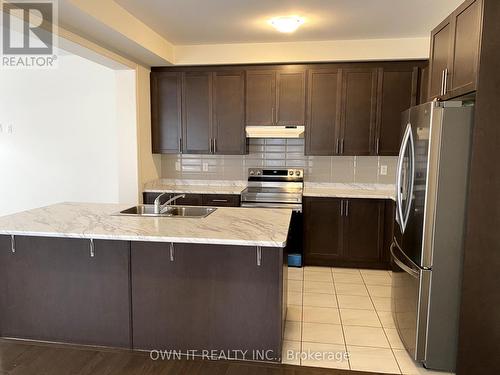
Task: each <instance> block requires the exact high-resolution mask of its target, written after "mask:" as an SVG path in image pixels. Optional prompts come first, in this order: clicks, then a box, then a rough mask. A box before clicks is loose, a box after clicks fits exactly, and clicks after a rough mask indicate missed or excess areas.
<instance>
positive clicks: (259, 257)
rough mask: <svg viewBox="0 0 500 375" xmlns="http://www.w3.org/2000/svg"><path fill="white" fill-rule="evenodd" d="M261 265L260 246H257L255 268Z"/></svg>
mask: <svg viewBox="0 0 500 375" xmlns="http://www.w3.org/2000/svg"><path fill="white" fill-rule="evenodd" d="M261 265H262V248H261V247H260V246H257V266H259V267H260V266H261Z"/></svg>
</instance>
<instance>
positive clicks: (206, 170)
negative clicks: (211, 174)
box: [203, 163, 208, 172]
mask: <svg viewBox="0 0 500 375" xmlns="http://www.w3.org/2000/svg"><path fill="white" fill-rule="evenodd" d="M203 172H208V163H203Z"/></svg>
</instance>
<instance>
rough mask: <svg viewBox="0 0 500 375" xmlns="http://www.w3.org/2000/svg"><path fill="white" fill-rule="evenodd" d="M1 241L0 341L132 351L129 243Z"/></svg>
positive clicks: (36, 239) (4, 238)
mask: <svg viewBox="0 0 500 375" xmlns="http://www.w3.org/2000/svg"><path fill="white" fill-rule="evenodd" d="M94 245H95V246H94V256H93V257H91V254H90V241H89V240H86V239H69V238H48V237H47V238H45V237H24V236H23V237H18V236H16V237H15V252H12V250H11V237H10V236H0V336H2V337H13V338H21V339H34V340H44V341H55V342H68V343H78V344H88V345H102V346H113V347H124V348H129V347H131V320H130V309H131V306H130V295H129V293H130V274H129V269H130V243H129V242H122V241H94Z"/></svg>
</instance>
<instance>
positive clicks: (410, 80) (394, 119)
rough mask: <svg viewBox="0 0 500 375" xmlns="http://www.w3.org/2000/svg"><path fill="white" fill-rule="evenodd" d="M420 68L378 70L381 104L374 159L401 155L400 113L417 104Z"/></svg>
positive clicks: (407, 66)
mask: <svg viewBox="0 0 500 375" xmlns="http://www.w3.org/2000/svg"><path fill="white" fill-rule="evenodd" d="M418 77H419V68H417V67H413V66H411V65H406V66H388V67H384V68H383V69H380V70H379V77H378V80H379V100H378V106H379V108H378V111H377V129H376V135H375V150H374V153H373V154H374V155H384V156H391V155H392V156H393V155H398V153H399V146H400V143H401V113H402V112H403V111H406V110H407V109H408V108H410V107H412V106H414V105H416V104H417V95H418V90H419V87H418Z"/></svg>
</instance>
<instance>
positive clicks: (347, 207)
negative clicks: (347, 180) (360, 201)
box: [345, 201, 349, 216]
mask: <svg viewBox="0 0 500 375" xmlns="http://www.w3.org/2000/svg"><path fill="white" fill-rule="evenodd" d="M345 216H349V201H345Z"/></svg>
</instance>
